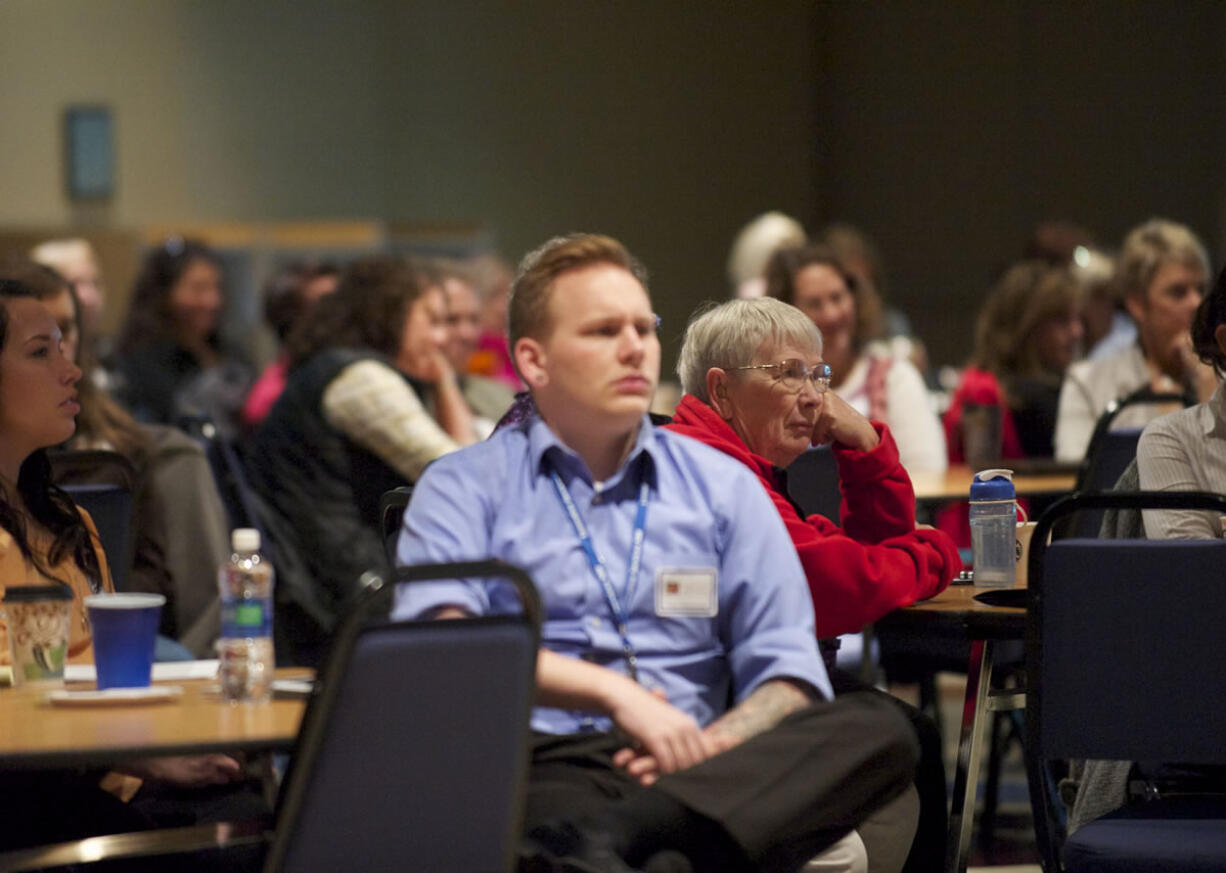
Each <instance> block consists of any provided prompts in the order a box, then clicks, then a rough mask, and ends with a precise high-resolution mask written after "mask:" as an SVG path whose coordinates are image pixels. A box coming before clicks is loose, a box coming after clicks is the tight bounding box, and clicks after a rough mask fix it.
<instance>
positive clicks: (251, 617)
mask: <svg viewBox="0 0 1226 873" xmlns="http://www.w3.org/2000/svg"><path fill="white" fill-rule="evenodd" d="M221 632H222V636H227V637H266V636H270V635H271V634H272V610H271V609H269V605H268V604H266V603H264V602H263V601H260V600H240V601H235V602H234V603H224V604H222V607H221Z"/></svg>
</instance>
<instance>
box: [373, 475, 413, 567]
mask: <svg viewBox="0 0 1226 873" xmlns="http://www.w3.org/2000/svg"><path fill="white" fill-rule="evenodd" d="M412 497H413V486H412V485H401V486H400V487H398V488H393V489H391V490H390V491H384V492H383V496H382V497H380V498H379V518H380V519H382V520H383V542H384V545H386V546H387V557H388V560H390V561H391V562H392V564H393V565H394V564H395V563H396V540H397V539H398V538H399V537H400V524H401V522H403V521H404V511H405V510H406V509H408V507H409V500H411V499H412Z"/></svg>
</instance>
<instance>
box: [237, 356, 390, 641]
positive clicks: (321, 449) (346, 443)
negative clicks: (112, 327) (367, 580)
mask: <svg viewBox="0 0 1226 873" xmlns="http://www.w3.org/2000/svg"><path fill="white" fill-rule="evenodd" d="M363 360H374V361H378V362H380V363H383V364H386V365H388V366H389V367H390V366H391V365H390V363H389V362H388V361H387V359H386V358H384V357H383V356H381V355H378V354H376V353H375V352H372V351H370V350H363V349H326V350H324V351H322V352H320V353H319V354H317V355H315V356H314V357H313V358H311V359H310V360H309V361H307V362H306V363H305V364H303V365H302V366H300V367H299V368H298V369H296V370H294V372H293V373H291V374H290V378H289V381H288V383H287V384H286V387H285V392H284V393H283V394H282V395H281V397H280V399H278V400H277V403H276V404H275V405H274V406H273V408H272V411H271V412H270V413H269V415H268V418H267V419H265V421H264V424H263V425H262V426H261V428H260V430H259V433H258V434H257V435H256V437H255V440H254V444H253V445H252V447H251V451H250V459H251V484H252V487H253V488H254V489H255V490H256V491H257V492H258V493H259V495H260V497H261V498H262V499H263V501H264V503H266V504H267V507H268V511H269V516H270V517H269V518H268V519H266V522H267V527H268V535H269V537H270V538H271V539H272V540H273V542H274V545H275V551H276V558H277V568H276V569H277V585H276V589H275V591H276V621H275V623H274V633H275V636H276V640H277V659H278V663H286V664H312V665H313V664H315V663H317V662H318V660H319V658H320V657H321V656H322V654H323V649H324V644H325V643H326V642H327V639H328V637H329V636H330V634H331V632H332V630H333V628H334V627H335V625H336V622H337V619H338V618H339V617H340V615H341V613H342V612H343V611H344V608H345V605H346V602H347V601H348V599H349V598H350V596H351V595H352V594H353V593H354V591H356V589H357V582H358V578H359V577H360V576H361V575H362V573H364V572H366V571H367V570H376V571H378V572H380V573H383V574H385V575H384V578H385V579H386V578H387V576H386V574H387V573H388V572H389V571H390V569H391V568H390V564H389V562H388V559H387V553H386V550H385V547H384V541H383V533H382V520H381V519H380V518H379V498H380V496H381V495H382V494H383V492H385V491H387V490H389V489H391V488H395V487H397V486H399V485H406V484H408V482H407V480H406V479H405V477H404V476H403V475H401V474H400V473H398V472H396V471H395V470H394V469H392V468H391V467H389V466H388V465H387V464H385V463H384V462H383V461H382V460H380V459H379V458H378V457H376V456H375V455H373V454H371V453H370V452H368V451H367V450H366V449H364V448H362V447H361V446H359V445H358V444H357V443H354V442H353V441H352V440H350V439H349V437H347V436H346V435H345V434H343V433H341V432H340V431H338V430H336V429H335V428H333V427H332V426H331V425H330V424H328V422H327V420H326V419H325V418H324V415H323V409H322V401H323V395H324V392H325V391H326V390H327V388H328V385H329V384H331V382H332V380H333V379H335V378H336V377H337V375H338V374H339V373H340V372H341V370H343V369H344V368H345V367H347V366H349V365H350V364H353V363H355V362H357V361H363Z"/></svg>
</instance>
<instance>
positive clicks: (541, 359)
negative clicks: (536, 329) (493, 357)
mask: <svg viewBox="0 0 1226 873" xmlns="http://www.w3.org/2000/svg"><path fill="white" fill-rule="evenodd" d="M512 353H513V354H514V356H515V367H516V369H518V370H519V375H520V376H522V377H523V379H524V381H525V382H526V383H527V384H528V388H530V389H532V388H541V387H544V386H545V385H547V384H548V383H549V373H548V372H547V371H546V369H545V363H546V360H545V348H544V346H542V345H541V344H540V343H539V342H537V341H536V340H534V339H533V338H532V337H530V336H521V337H520V338H519V339H517V340H516V341H515V348H514V350H513V352H512Z"/></svg>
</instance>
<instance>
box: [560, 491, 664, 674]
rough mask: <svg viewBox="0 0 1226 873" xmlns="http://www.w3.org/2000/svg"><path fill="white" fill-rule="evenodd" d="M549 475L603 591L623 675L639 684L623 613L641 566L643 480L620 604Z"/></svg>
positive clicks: (570, 503)
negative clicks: (623, 663)
mask: <svg viewBox="0 0 1226 873" xmlns="http://www.w3.org/2000/svg"><path fill="white" fill-rule="evenodd" d="M549 475H550V477H551V478H552V479H553V487H554V489H555V490H556V491H557V492H558V499H559V500H561V501H562V507H563V508H564V509H565V510H566V514H567V515H568V516H570V524H571V527H573V528H574V530H575V536H577V537H578V538H579V544H580V545H581V546H583V551H584V553H585V554H586V555H587V562H588V564H590V565H591V567H592V574H593V575H594V576H595V577H596V580H597V581H598V582H599V583H600V587H601V589H603V591H604V599H605V601H606V602H607V603H608V604H609V611H610V612H611V613H612V614H613V620H614V621H615V622H616V624H617V634H618V636H620V637H621V643H622V651H623V652H625V655H626V668H627V672H628V673H629V675H630V678H631V679H633V680H634V681H635V682H637V681H639V659H638V655H637V654H636V653H635V651H634V646H632V645H631V644H630V632H629V626H630V616H629V614H628V613H627V612H626V602H628V601H629V598H630V595H631V593H632V592H633V590H634V584H635V582H636V581H637V580H638V578H639V570H640V568H641V567H642V565H643V539H644V537H645V536H646V531H647V499H648V496H649V495H650V489H649V488H648V485H647V480H646V479H645V478H644V480H643V484H641V485H640V486H639V508H638V514H637V515H635V517H634V535H633V537H632V538H631V541H630V563H629V566H628V567H627V568H626V585H625V588H624V589H623V591H622V594H623V595H624V597H625V601H623V598H622V597H620V596H618V593H617V590H616V589H615V588H614V587H613V580H612V579H610V578H609V571H608V568H606V567H605V564H604V561H602V560H600V555H599V554H598V553H597V552H596V545H595V543H593V542H592V536H591V534H590V533H588V529H587V525H586V524H585V523H584V521H583V517H582V516H581V515H579V509H578V507H576V506H575V501H574V498H572V497H571V496H570V492H569V491H567V490H566V485H564V484H563V482H562V477H561V476H559V475H558V471H557V470H554V469H551V470H550V471H549Z"/></svg>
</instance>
